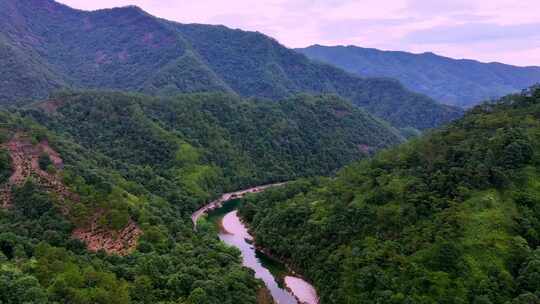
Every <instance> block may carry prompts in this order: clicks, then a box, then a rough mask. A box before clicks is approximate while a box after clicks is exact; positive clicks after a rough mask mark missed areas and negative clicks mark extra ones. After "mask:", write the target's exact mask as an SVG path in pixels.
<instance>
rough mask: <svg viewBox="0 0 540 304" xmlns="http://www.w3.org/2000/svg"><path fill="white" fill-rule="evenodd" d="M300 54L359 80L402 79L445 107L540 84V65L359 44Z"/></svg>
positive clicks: (310, 49)
mask: <svg viewBox="0 0 540 304" xmlns="http://www.w3.org/2000/svg"><path fill="white" fill-rule="evenodd" d="M297 51H299V52H300V53H302V54H305V55H306V56H308V57H309V58H311V59H314V60H319V61H321V62H326V63H329V64H333V65H335V66H337V67H340V68H342V69H344V70H346V71H349V72H351V73H354V74H356V75H359V76H363V77H391V78H395V79H398V80H399V81H400V82H401V83H403V84H404V85H405V87H407V88H408V89H409V90H412V91H415V92H419V93H422V94H426V95H427V96H430V97H431V98H434V99H435V100H438V101H440V102H442V103H445V104H449V105H455V106H460V107H466V108H468V107H472V106H474V105H476V104H478V103H480V102H482V101H485V100H489V99H496V98H498V97H501V96H504V95H506V94H510V93H516V92H520V91H521V90H523V89H524V88H527V87H529V86H531V85H533V84H535V83H538V82H540V67H517V66H511V65H507V64H502V63H481V62H478V61H475V60H467V59H462V60H456V59H451V58H447V57H442V56H437V55H435V54H433V53H424V54H412V53H406V52H392V51H380V50H377V49H366V48H361V47H356V46H347V47H345V46H320V45H314V46H310V47H307V48H304V49H297Z"/></svg>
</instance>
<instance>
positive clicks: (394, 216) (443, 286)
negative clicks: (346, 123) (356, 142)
mask: <svg viewBox="0 0 540 304" xmlns="http://www.w3.org/2000/svg"><path fill="white" fill-rule="evenodd" d="M539 181H540V89H536V90H535V91H534V90H531V91H530V92H528V93H526V94H524V95H511V96H508V97H505V98H503V99H502V100H500V101H499V102H497V103H494V104H484V105H480V106H477V107H476V108H474V109H472V110H471V111H470V112H468V113H467V114H466V115H465V117H464V118H463V119H461V120H458V121H456V122H455V123H452V124H451V125H449V126H448V127H446V128H443V129H441V130H437V131H433V132H431V133H430V134H427V135H426V136H425V137H423V138H420V139H418V140H413V141H412V142H409V143H406V144H403V145H401V146H399V147H397V148H393V149H390V150H388V151H384V152H381V153H379V154H378V155H376V156H375V157H374V158H373V159H369V160H365V161H362V162H358V163H356V164H353V165H350V166H348V167H346V168H345V169H343V170H342V171H340V173H339V174H338V176H337V178H335V179H313V180H303V181H298V182H295V183H292V184H289V185H288V186H287V187H286V188H285V189H280V190H276V191H273V190H270V191H267V192H265V193H264V194H261V195H258V196H257V197H254V198H252V199H248V202H247V203H246V204H244V205H243V207H242V210H241V213H242V215H243V217H244V219H246V220H247V221H248V222H249V223H250V226H251V228H252V231H253V232H254V234H255V235H256V242H257V243H258V244H259V245H261V246H263V247H265V248H268V249H270V250H271V252H272V253H273V254H274V255H275V256H277V257H282V258H283V259H285V260H287V261H289V262H290V264H291V265H292V266H293V267H294V268H296V269H297V270H298V271H300V272H301V273H303V274H305V275H306V277H307V278H308V279H310V280H312V281H313V282H314V283H315V286H316V287H317V288H318V290H319V292H320V295H321V297H322V302H323V303H501V304H503V303H505V304H506V303H512V304H514V303H515V304H518V303H519V304H521V303H538V302H539V301H540V300H539V299H540V293H539V290H540V286H539V285H538V282H539V281H538V279H537V278H538V276H539V275H540V268H539V265H540V251H539V249H538V246H539V244H540V238H539V235H540V183H539Z"/></svg>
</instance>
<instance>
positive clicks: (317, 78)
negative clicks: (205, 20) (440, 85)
mask: <svg viewBox="0 0 540 304" xmlns="http://www.w3.org/2000/svg"><path fill="white" fill-rule="evenodd" d="M0 14H1V15H0V52H3V53H4V54H5V55H6V56H0V60H3V61H2V62H3V63H4V64H3V67H4V69H5V72H4V73H2V75H0V83H3V84H5V85H4V86H3V90H2V91H3V92H2V93H1V94H2V95H0V101H1V102H4V103H5V102H13V101H14V100H16V99H21V98H43V97H46V94H47V93H50V92H51V91H53V90H54V89H56V88H58V87H62V88H65V87H70V88H75V89H118V90H124V91H138V92H143V93H146V94H153V95H160V96H171V95H175V94H177V93H194V92H229V93H236V94H239V95H241V96H244V97H263V98H269V99H274V100H279V99H284V98H287V97H290V96H292V95H295V94H297V93H316V94H320V93H325V94H326V93H331V94H337V95H340V96H341V97H343V98H347V99H350V100H351V101H352V102H353V103H354V104H356V105H358V106H360V107H363V108H364V109H366V110H367V111H369V112H370V113H372V114H374V115H376V116H378V117H380V118H382V119H385V120H387V121H389V122H390V123H392V124H393V125H394V126H396V127H399V128H403V127H414V128H416V129H426V128H432V127H435V126H438V125H441V124H444V123H446V122H449V121H451V120H453V119H455V118H457V117H459V116H460V115H461V114H462V112H461V110H459V109H456V108H452V107H448V106H443V105H439V104H438V103H436V102H435V101H434V100H432V99H430V98H428V97H426V96H423V95H419V94H415V93H412V92H410V91H408V90H406V89H404V88H403V87H402V86H401V85H400V84H399V83H398V82H396V81H393V80H388V79H382V78H379V79H377V78H373V79H371V78H360V77H357V76H353V75H352V74H349V73H347V72H344V71H342V70H340V69H338V68H334V67H332V66H329V65H323V64H319V63H315V62H312V61H310V60H309V59H307V57H305V56H303V55H300V54H298V53H297V52H295V51H293V50H290V49H287V48H285V47H284V46H282V45H280V44H279V43H278V42H277V41H275V40H274V39H272V38H269V37H267V36H264V35H262V34H260V33H254V32H245V31H240V30H232V29H228V28H225V27H222V26H209V25H195V24H192V25H185V24H178V23H173V22H169V21H166V20H162V19H158V18H155V17H153V16H151V15H149V14H147V13H145V12H144V11H142V10H141V9H139V8H137V7H124V8H116V9H105V10H98V11H94V12H86V11H80V10H74V9H72V8H69V7H67V6H64V5H62V4H59V3H57V2H54V1H52V0H39V1H37V0H3V1H2V2H0ZM4 87H5V88H4Z"/></svg>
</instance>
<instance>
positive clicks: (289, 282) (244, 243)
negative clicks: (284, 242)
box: [217, 210, 319, 304]
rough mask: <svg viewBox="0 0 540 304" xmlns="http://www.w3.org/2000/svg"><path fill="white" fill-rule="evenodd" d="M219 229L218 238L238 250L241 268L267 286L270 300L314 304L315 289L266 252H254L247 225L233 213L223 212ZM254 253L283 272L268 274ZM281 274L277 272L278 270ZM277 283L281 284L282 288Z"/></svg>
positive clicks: (315, 298) (235, 211) (285, 303)
mask: <svg viewBox="0 0 540 304" xmlns="http://www.w3.org/2000/svg"><path fill="white" fill-rule="evenodd" d="M217 224H218V226H219V227H220V234H219V237H220V239H221V240H222V241H224V242H225V243H227V244H228V245H231V246H234V247H236V248H238V249H239V250H240V251H241V253H242V260H243V265H244V266H246V267H249V268H251V269H253V270H254V271H255V277H257V278H259V279H261V280H263V282H264V283H265V284H266V286H267V287H268V289H269V291H270V293H271V295H272V297H273V298H274V301H275V302H277V303H280V304H289V303H290V304H298V303H301V304H318V303H319V300H318V296H317V292H316V290H315V288H314V287H313V286H312V285H311V284H310V283H308V282H307V281H306V280H304V279H303V278H301V277H299V276H297V275H296V273H295V272H294V271H292V270H291V268H290V267H288V266H287V265H286V264H284V263H282V262H281V261H280V260H279V259H275V257H272V256H271V255H266V253H265V251H266V250H258V248H257V247H256V246H255V245H254V243H253V239H254V238H253V236H252V235H251V234H250V233H249V231H248V228H247V226H246V225H245V224H244V223H243V221H242V220H241V218H240V217H239V216H238V212H237V210H234V211H231V212H229V213H227V214H226V215H225V216H224V217H223V218H221V219H220V220H219V221H218V223H217ZM257 251H258V252H260V253H261V254H264V255H265V258H266V259H270V260H272V261H275V262H277V263H279V264H280V265H281V266H280V267H283V268H284V271H283V273H279V274H277V276H278V277H275V274H273V273H271V272H270V271H269V269H268V265H263V262H262V260H261V259H260V258H261V257H258V256H257V255H258V254H257ZM280 272H281V271H280ZM278 282H283V287H280V286H279V283H278Z"/></svg>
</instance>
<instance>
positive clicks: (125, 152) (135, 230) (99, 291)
mask: <svg viewBox="0 0 540 304" xmlns="http://www.w3.org/2000/svg"><path fill="white" fill-rule="evenodd" d="M401 141H403V138H402V137H401V136H400V135H399V133H398V131H397V130H395V129H394V128H392V127H390V126H388V125H387V124H386V123H384V122H381V121H380V120H378V119H376V118H374V117H373V116H371V115H370V114H367V113H366V112H365V111H363V110H361V109H359V108H358V107H354V106H352V105H351V104H350V103H348V102H345V101H343V100H342V99H340V98H339V97H337V96H309V95H298V96H295V97H291V98H289V99H285V100H282V101H280V102H272V101H268V100H255V99H249V100H248V99H242V98H240V97H238V96H237V95H231V94H222V93H214V94H188V95H179V96H176V97H163V98H161V97H160V98H157V97H148V96H145V95H140V94H128V93H120V92H97V91H96V92H63V93H58V94H56V95H54V96H52V97H51V99H49V100H46V101H41V102H36V103H32V104H29V105H27V106H26V107H23V108H12V109H11V110H10V111H2V112H0V182H1V184H0V198H1V200H2V204H0V205H4V204H7V205H6V206H2V207H0V302H2V303H28V302H32V303H58V302H61V303H104V304H105V303H153V302H159V303H186V304H188V303H189V304H200V303H230V304H236V303H254V302H256V301H257V297H258V296H260V295H259V293H261V292H262V291H261V290H262V289H261V288H262V283H261V282H260V281H258V280H256V279H255V278H254V276H253V274H252V273H251V272H249V271H248V270H247V269H246V268H243V267H241V264H240V256H239V252H238V251H237V250H235V249H232V248H229V247H227V246H226V245H224V244H223V243H220V242H219V240H218V239H217V236H216V233H215V230H213V229H211V228H210V227H207V226H205V225H201V227H200V229H199V231H198V232H197V233H194V232H193V227H192V223H191V220H190V214H191V212H193V211H194V210H195V209H196V208H198V207H199V206H201V204H203V203H205V202H206V201H208V200H209V199H211V198H213V197H215V196H216V195H217V194H219V193H221V192H222V191H226V190H236V189H239V188H242V187H247V186H251V185H256V184H262V183H269V182H273V181H284V180H290V179H295V178H298V177H303V176H311V175H318V174H332V173H333V172H335V171H336V170H337V169H339V168H340V167H342V166H343V165H345V164H346V163H347V162H351V161H353V160H358V159H362V158H365V157H367V156H369V155H370V154H373V153H374V152H375V151H377V150H379V149H382V148H386V147H389V146H391V145H395V144H397V143H400V142H401ZM32 157H33V160H32V161H31V162H30V160H28V161H26V159H31V158H32ZM34 161H35V164H34ZM18 176H22V177H24V178H16V177H18ZM8 197H9V199H8ZM139 231H140V232H139ZM125 234H128V237H125ZM124 241H125V242H129V244H123V243H122V242H124ZM115 242H116V243H115ZM133 242H134V246H131V245H132V244H133ZM111 243H113V246H109V245H110V244H111ZM128 245H129V247H127V248H126V246H128ZM100 246H101V247H100ZM92 248H94V249H95V250H97V249H100V250H98V251H97V252H95V250H94V249H92ZM118 248H120V249H118ZM87 249H92V250H87ZM107 250H108V251H107ZM115 250H116V251H115ZM116 253H118V254H116ZM224 291H226V292H224Z"/></svg>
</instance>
